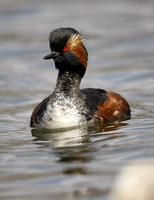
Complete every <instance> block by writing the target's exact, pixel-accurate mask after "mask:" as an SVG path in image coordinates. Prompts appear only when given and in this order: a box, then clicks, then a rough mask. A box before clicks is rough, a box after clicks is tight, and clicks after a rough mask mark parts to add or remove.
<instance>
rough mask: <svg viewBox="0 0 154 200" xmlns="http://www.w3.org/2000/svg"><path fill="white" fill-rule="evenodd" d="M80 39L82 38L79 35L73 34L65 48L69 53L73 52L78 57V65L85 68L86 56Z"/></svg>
mask: <svg viewBox="0 0 154 200" xmlns="http://www.w3.org/2000/svg"><path fill="white" fill-rule="evenodd" d="M82 39H83V37H82V36H81V35H80V34H73V35H71V37H70V38H69V40H68V42H67V44H66V46H67V47H68V49H69V51H71V52H73V53H74V54H75V55H76V56H77V57H78V59H79V61H80V63H81V64H82V65H83V66H84V67H85V68H86V66H87V59H88V56H87V52H86V49H85V47H84V45H83V43H82Z"/></svg>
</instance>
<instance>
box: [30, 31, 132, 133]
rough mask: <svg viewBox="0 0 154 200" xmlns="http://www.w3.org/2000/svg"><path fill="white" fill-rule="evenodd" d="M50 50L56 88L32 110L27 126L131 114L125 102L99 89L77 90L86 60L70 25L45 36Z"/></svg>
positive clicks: (51, 125)
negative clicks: (54, 69)
mask: <svg viewBox="0 0 154 200" xmlns="http://www.w3.org/2000/svg"><path fill="white" fill-rule="evenodd" d="M49 43H50V49H51V53H50V54H49V55H47V56H45V57H44V59H46V60H48V59H53V60H54V63H55V67H56V68H57V69H58V70H59V73H58V78H57V83H56V87H55V89H54V91H53V93H52V94H51V95H49V96H48V97H47V98H46V99H44V100H43V101H42V102H41V103H40V104H39V105H38V106H37V107H36V108H35V109H34V111H33V113H32V116H31V122H30V126H31V127H34V128H45V129H60V128H67V127H76V126H80V125H83V124H88V123H95V122H96V123H97V122H102V123H106V122H111V121H114V120H125V119H129V118H130V116H131V113H130V107H129V104H128V103H127V101H126V100H125V99H124V98H123V97H121V96H120V95H119V94H117V93H114V92H107V91H105V90H103V89H94V88H86V89H81V90H80V82H81V79H82V78H83V76H84V74H85V71H86V67H87V60H88V52H87V50H86V48H85V46H84V44H83V42H82V36H81V34H80V33H79V32H78V31H76V30H75V29H73V28H58V29H55V30H53V31H52V32H51V33H50V36H49Z"/></svg>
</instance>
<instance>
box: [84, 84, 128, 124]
mask: <svg viewBox="0 0 154 200" xmlns="http://www.w3.org/2000/svg"><path fill="white" fill-rule="evenodd" d="M81 92H82V93H83V96H84V98H85V100H86V105H88V106H89V109H90V115H91V116H93V118H94V119H96V120H97V119H98V120H101V121H105V122H106V121H107V122H109V121H114V120H117V119H119V120H123V119H128V118H130V117H131V113H130V107H129V104H128V103H127V101H126V100H125V99H124V98H123V97H122V96H120V95H119V94H117V93H114V92H106V91H105V90H101V89H89V88H87V89H83V90H81ZM90 104H91V105H92V106H91V105H90Z"/></svg>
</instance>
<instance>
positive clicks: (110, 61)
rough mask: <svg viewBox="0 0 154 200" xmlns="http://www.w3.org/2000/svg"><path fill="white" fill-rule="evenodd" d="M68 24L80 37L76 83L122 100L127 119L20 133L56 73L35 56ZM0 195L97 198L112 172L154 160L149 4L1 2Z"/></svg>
mask: <svg viewBox="0 0 154 200" xmlns="http://www.w3.org/2000/svg"><path fill="white" fill-rule="evenodd" d="M61 26H64V27H66V26H70V27H74V28H76V29H77V30H79V31H81V32H82V33H83V34H84V35H85V38H86V40H85V44H86V47H87V49H88V51H89V64H88V70H87V73H86V76H85V77H84V79H83V81H82V85H81V87H82V88H84V87H96V88H104V89H106V90H112V91H115V92H118V93H120V94H121V95H122V96H124V97H125V98H126V99H127V100H128V102H129V104H130V106H131V110H132V119H131V120H128V121H123V122H119V123H115V124H114V123H113V124H106V125H105V126H104V127H102V128H101V129H100V128H98V127H95V128H90V129H88V130H87V129H85V128H81V129H76V130H69V131H61V132H50V131H37V130H31V129H30V128H29V118H30V115H31V112H32V110H33V108H34V107H35V106H36V104H37V103H39V102H40V101H41V100H42V99H43V98H45V97H46V96H48V95H49V94H50V93H51V92H52V90H53V88H54V86H55V81H56V76H57V71H56V70H55V68H54V64H53V62H47V61H44V60H43V59H42V57H43V56H44V55H46V54H47V53H48V52H49V47H48V35H49V32H50V31H51V30H52V29H54V28H57V27H61ZM0 43H1V45H0V69H1V70H0V127H1V128H0V141H1V142H0V199H3V200H4V199H6V200H8V199H11V200H13V199H14V200H21V199H22V200H29V199H33V200H38V199H40V200H41V199H44V200H49V199H58V200H59V199H63V200H65V199H67V200H78V199H87V200H91V199H93V200H102V199H107V198H108V196H109V193H110V191H111V190H112V187H113V183H114V181H115V179H116V176H117V174H118V173H119V171H120V170H121V168H122V167H123V166H124V165H125V164H127V163H129V162H131V161H134V160H138V159H150V160H153V159H154V1H153V0H151V1H150V0H146V1H144V0H134V1H131V0H125V1H123V0H111V1H110V0H109V1H105V0H103V1H101V0H95V1H88V0H85V1H83V0H82V1H81V0H78V1H74V2H73V1H70V0H66V1H65V3H64V1H60V0H59V1H57V0H56V1H54V0H53V1H49V0H44V1H39V0H38V1H37V0H31V1H30V0H23V1H18V0H12V1H10V0H2V1H1V6H0Z"/></svg>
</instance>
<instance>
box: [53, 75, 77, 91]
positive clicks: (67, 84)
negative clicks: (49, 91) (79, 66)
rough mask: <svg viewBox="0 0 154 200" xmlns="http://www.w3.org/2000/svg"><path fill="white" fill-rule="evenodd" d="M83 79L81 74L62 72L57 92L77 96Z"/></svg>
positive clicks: (59, 76) (58, 80)
mask: <svg viewBox="0 0 154 200" xmlns="http://www.w3.org/2000/svg"><path fill="white" fill-rule="evenodd" d="M80 82H81V77H80V75H79V74H76V73H72V72H70V71H64V72H60V71H59V74H58V78H57V84H56V88H55V91H56V92H62V91H63V92H65V93H71V94H72V95H73V94H77V93H78V92H79V91H80V89H79V88H80Z"/></svg>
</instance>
